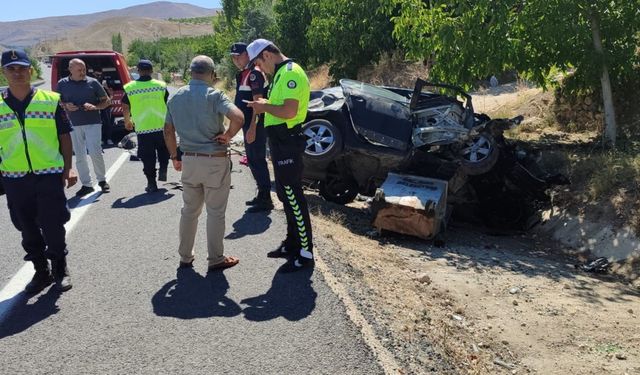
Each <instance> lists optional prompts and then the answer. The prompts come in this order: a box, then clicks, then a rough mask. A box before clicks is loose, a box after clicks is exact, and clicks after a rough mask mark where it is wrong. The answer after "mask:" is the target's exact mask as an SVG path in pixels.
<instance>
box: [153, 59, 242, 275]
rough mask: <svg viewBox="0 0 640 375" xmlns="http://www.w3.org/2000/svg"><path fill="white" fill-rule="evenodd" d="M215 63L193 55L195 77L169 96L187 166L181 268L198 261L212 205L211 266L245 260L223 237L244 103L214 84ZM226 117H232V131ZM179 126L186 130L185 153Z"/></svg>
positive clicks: (177, 164) (171, 126) (167, 129)
mask: <svg viewBox="0 0 640 375" xmlns="http://www.w3.org/2000/svg"><path fill="white" fill-rule="evenodd" d="M214 69H215V66H214V64H213V60H211V58H210V57H208V56H196V57H194V58H193V60H191V81H189V84H188V85H186V86H184V87H181V88H180V89H179V90H178V91H177V92H176V93H175V94H174V95H173V96H172V97H171V98H169V101H168V102H167V115H166V120H165V125H164V137H165V142H166V144H167V149H168V150H169V155H170V158H171V160H172V161H173V167H174V168H175V169H176V170H177V171H182V185H183V192H182V199H183V201H184V205H183V206H182V211H181V217H180V230H179V237H180V239H179V245H178V253H179V254H180V264H179V268H190V267H193V259H194V251H193V245H194V242H195V236H196V229H197V227H198V217H199V216H200V213H201V212H202V207H203V205H206V207H207V250H208V254H209V256H208V258H207V260H208V270H209V271H215V270H219V269H224V268H229V267H233V266H235V265H236V264H238V262H239V260H238V258H236V257H232V256H225V255H224V246H223V237H224V231H225V211H226V209H227V201H228V199H229V189H230V187H231V168H230V163H229V158H228V152H227V147H228V144H229V141H230V140H231V138H232V137H233V136H234V135H236V133H237V132H238V131H239V130H240V129H241V128H242V124H243V122H244V116H243V114H242V112H241V111H240V110H239V109H238V107H236V106H235V105H234V104H233V102H231V101H230V100H229V98H228V97H227V96H226V95H225V94H224V93H223V92H221V91H220V90H217V89H215V88H214V87H213V84H214V82H215V80H216V75H215V70H214ZM224 117H227V118H228V119H229V120H230V122H231V123H230V125H229V128H228V129H227V130H226V131H225V128H224V124H223V120H224ZM176 132H177V133H178V135H179V136H180V151H181V152H182V157H181V158H180V155H178V149H177V148H178V144H177V141H176Z"/></svg>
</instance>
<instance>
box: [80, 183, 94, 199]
mask: <svg viewBox="0 0 640 375" xmlns="http://www.w3.org/2000/svg"><path fill="white" fill-rule="evenodd" d="M94 191H95V189H94V188H93V186H84V185H82V187H81V188H80V190H78V191H77V192H76V197H84V196H85V195H87V194H89V193H93V192H94Z"/></svg>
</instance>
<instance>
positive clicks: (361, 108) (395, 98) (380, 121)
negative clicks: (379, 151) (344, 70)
mask: <svg viewBox="0 0 640 375" xmlns="http://www.w3.org/2000/svg"><path fill="white" fill-rule="evenodd" d="M340 84H341V86H342V89H343V92H344V94H345V98H346V102H347V106H348V108H349V115H350V116H351V122H352V124H353V127H354V130H355V131H356V132H357V133H358V134H360V135H361V136H363V137H364V138H366V139H367V140H368V141H369V142H372V143H376V144H380V145H384V146H387V147H391V148H393V149H396V150H400V151H405V150H408V149H409V148H410V147H411V134H412V124H411V112H410V111H409V107H408V99H407V98H405V97H403V96H401V95H399V94H396V93H394V92H392V91H390V90H386V89H384V88H382V87H378V86H373V85H369V84H365V83H362V82H358V81H352V80H341V81H340Z"/></svg>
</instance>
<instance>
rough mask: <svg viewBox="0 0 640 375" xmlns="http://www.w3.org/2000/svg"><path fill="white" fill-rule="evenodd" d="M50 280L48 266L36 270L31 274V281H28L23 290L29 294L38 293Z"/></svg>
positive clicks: (51, 278) (51, 279)
mask: <svg viewBox="0 0 640 375" xmlns="http://www.w3.org/2000/svg"><path fill="white" fill-rule="evenodd" d="M52 282H53V277H52V276H51V271H49V267H47V268H46V269H43V270H39V271H38V270H37V271H36V273H35V275H33V278H32V279H31V281H29V284H27V286H25V287H24V291H25V292H27V293H29V294H35V293H39V292H40V291H42V290H43V289H44V288H46V287H48V286H49V284H51V283H52Z"/></svg>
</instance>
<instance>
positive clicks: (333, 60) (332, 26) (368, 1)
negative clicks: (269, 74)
mask: <svg viewBox="0 0 640 375" xmlns="http://www.w3.org/2000/svg"><path fill="white" fill-rule="evenodd" d="M385 1H389V0H361V1H352V0H315V1H314V2H313V4H312V5H311V9H312V12H311V13H312V15H313V19H312V21H311V25H310V26H309V28H308V30H307V35H306V36H307V38H308V40H309V46H310V49H309V50H310V51H313V53H314V54H315V57H316V58H317V61H318V62H319V63H324V62H328V63H330V66H331V69H330V71H331V74H332V75H333V76H334V77H338V78H342V77H353V78H355V77H356V75H357V72H358V70H359V69H360V68H361V67H363V66H365V65H368V64H370V63H371V62H372V61H375V60H377V59H378V58H379V56H380V54H381V52H385V51H391V50H393V49H394V48H395V42H394V40H393V37H392V30H393V26H392V25H391V24H390V23H389V19H388V16H387V15H386V14H384V13H383V12H381V11H379V9H380V7H381V5H383V4H384V2H385Z"/></svg>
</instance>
